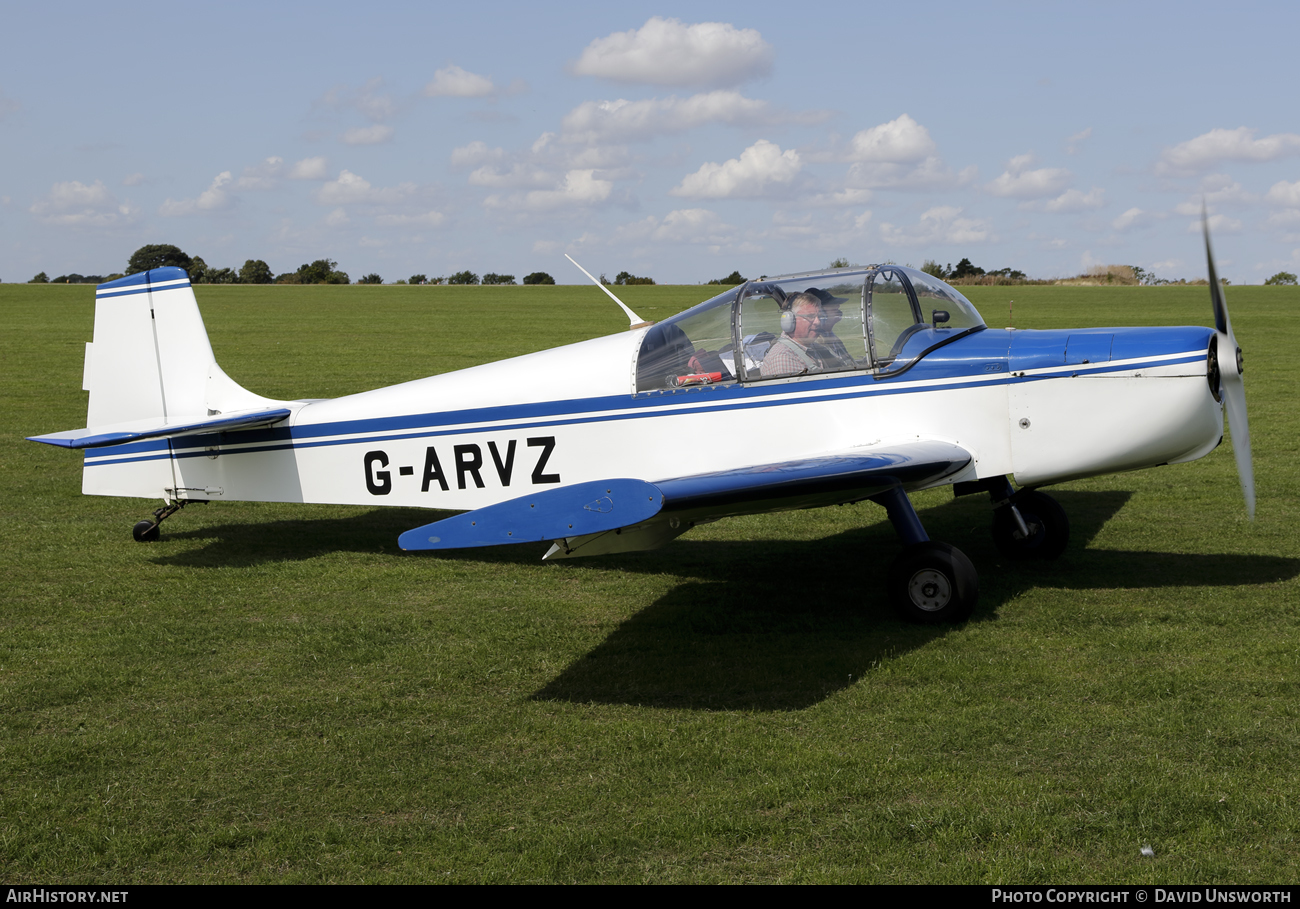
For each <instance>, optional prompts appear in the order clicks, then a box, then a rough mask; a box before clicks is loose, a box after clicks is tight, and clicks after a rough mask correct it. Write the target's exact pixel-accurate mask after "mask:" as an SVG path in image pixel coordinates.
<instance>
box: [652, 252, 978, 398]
mask: <svg viewBox="0 0 1300 909" xmlns="http://www.w3.org/2000/svg"><path fill="white" fill-rule="evenodd" d="M982 328H984V320H983V319H981V318H980V314H979V312H978V311H976V309H975V307H974V306H973V305H972V304H971V302H970V301H969V300H967V299H966V298H965V297H964V296H962V295H961V294H960V293H959V292H958V291H956V290H955V289H953V288H952V287H950V286H949V285H947V284H945V283H944V282H943V281H940V280H939V279H938V278H935V277H932V276H931V275H928V274H925V273H924V272H921V271H917V270H916V269H914V268H905V267H903V266H899V265H878V266H874V267H871V268H863V269H856V270H853V269H845V270H840V271H835V272H827V273H807V274H802V275H793V276H780V277H776V278H772V279H768V280H760V281H749V282H747V283H745V284H743V285H741V286H740V287H737V288H734V289H732V290H729V291H727V292H726V293H723V294H719V295H718V296H716V297H714V298H713V299H711V300H705V301H704V302H703V303H701V304H699V305H698V306H694V307H692V308H690V309H688V310H686V311H685V312H683V313H678V314H677V315H675V316H673V317H672V318H670V319H666V320H664V321H663V322H660V323H658V324H657V325H655V326H653V327H652V328H651V329H650V330H649V331H648V332H646V335H645V339H644V340H643V341H642V343H641V351H640V354H639V356H638V358H637V370H636V376H637V377H636V389H637V391H638V392H648V391H657V390H662V389H665V388H677V387H682V386H687V385H704V384H715V383H721V382H756V381H763V380H768V379H782V378H790V377H793V376H802V375H814V374H825V373H836V372H847V371H852V370H869V371H872V372H875V373H876V374H878V375H888V374H892V373H894V372H898V371H901V370H902V369H904V368H905V367H906V366H907V365H909V364H911V363H913V362H915V361H916V359H917V358H918V357H920V356H923V355H924V354H925V353H927V352H928V351H930V350H933V349H934V348H935V347H936V346H939V345H942V344H944V343H946V342H947V341H950V340H955V339H956V338H957V337H960V336H962V335H965V334H969V333H970V332H972V331H978V330H979V329H982Z"/></svg>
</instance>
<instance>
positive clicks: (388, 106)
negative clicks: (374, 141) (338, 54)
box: [320, 77, 398, 123]
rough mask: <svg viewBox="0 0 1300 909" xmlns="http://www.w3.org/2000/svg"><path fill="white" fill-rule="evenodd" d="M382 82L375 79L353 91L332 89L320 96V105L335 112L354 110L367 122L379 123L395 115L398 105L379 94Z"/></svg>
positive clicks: (389, 96) (379, 79) (387, 96)
mask: <svg viewBox="0 0 1300 909" xmlns="http://www.w3.org/2000/svg"><path fill="white" fill-rule="evenodd" d="M383 84H384V80H383V79H381V78H379V77H375V78H374V79H371V80H370V81H368V82H367V83H366V84H365V85H363V86H361V88H359V89H357V90H356V91H353V90H352V89H350V88H347V87H338V88H332V89H330V90H329V91H327V92H326V93H325V94H324V96H322V98H321V100H320V103H321V104H324V105H325V106H326V107H332V108H334V109H336V110H338V109H347V110H355V111H356V112H357V113H359V114H361V115H362V116H363V117H365V118H366V119H367V120H370V121H371V122H373V123H379V122H381V121H383V120H387V119H388V118H389V117H391V116H393V115H394V114H396V113H397V110H398V104H397V102H396V101H394V100H393V98H392V96H391V95H384V94H380V92H379V88H380V86H382V85H383Z"/></svg>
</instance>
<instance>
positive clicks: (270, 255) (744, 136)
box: [0, 0, 1300, 284]
mask: <svg viewBox="0 0 1300 909" xmlns="http://www.w3.org/2000/svg"><path fill="white" fill-rule="evenodd" d="M0 22H3V23H4V25H3V29H2V30H0V42H2V44H3V53H0V281H8V282H14V281H26V280H28V279H29V278H30V277H32V276H33V275H34V274H36V273H37V272H39V271H44V272H46V273H47V274H48V275H49V276H50V277H54V276H56V275H60V274H65V273H71V272H77V273H81V274H109V273H112V272H117V271H122V270H124V269H125V266H126V262H127V259H128V258H129V256H130V254H131V253H132V252H133V251H134V250H135V249H137V248H138V247H140V246H142V245H145V244H148V243H171V244H175V245H177V246H179V247H181V248H182V249H184V250H185V251H186V252H187V253H189V254H190V255H192V256H201V257H202V258H203V259H204V260H205V261H206V262H207V264H208V265H209V266H210V267H234V268H238V267H239V266H240V265H242V264H243V263H244V261H245V260H247V259H250V258H251V259H263V260H265V261H266V262H268V263H269V264H270V266H271V268H272V270H273V271H274V272H276V273H281V272H287V271H293V270H295V269H296V268H297V267H298V266H299V265H301V264H303V263H306V262H310V261H312V260H315V259H320V258H329V259H333V260H336V261H337V262H338V264H339V268H341V269H342V270H343V271H346V272H348V274H349V275H351V277H352V278H353V280H356V279H357V278H359V277H361V276H362V275H365V274H369V273H377V274H379V275H381V276H382V277H383V279H384V280H385V281H387V282H392V281H394V280H397V279H399V278H408V277H409V276H411V275H413V274H426V275H428V276H429V277H435V276H439V275H449V274H452V273H454V272H457V271H461V270H464V269H469V270H471V271H474V272H476V273H478V274H483V273H487V272H496V273H500V274H513V275H515V276H516V277H517V278H519V279H522V277H523V276H524V275H526V274H529V273H531V272H534V271H545V272H547V273H549V274H551V275H553V276H554V277H555V278H556V280H557V281H559V282H560V283H562V284H564V283H580V282H583V281H585V280H586V279H585V278H583V276H582V275H581V273H580V272H579V271H578V270H577V269H576V268H574V267H573V266H572V265H570V264H569V263H568V262H567V261H566V260H565V258H564V255H565V254H566V253H568V254H569V255H571V256H573V257H574V258H575V259H577V261H578V262H580V263H582V265H584V266H585V267H586V268H587V270H589V271H591V272H593V273H604V274H606V275H608V276H610V277H611V278H612V277H613V276H614V275H615V274H617V273H618V272H620V271H629V272H631V273H633V274H636V275H648V276H650V277H652V278H654V279H655V280H656V281H657V282H659V283H676V284H693V283H701V282H705V281H708V280H709V279H712V278H721V277H724V276H726V275H728V274H730V273H731V272H732V271H733V270H739V271H740V272H741V273H742V274H744V275H747V276H750V277H753V276H756V275H758V274H760V273H761V274H779V273H785V272H793V271H803V270H811V269H815V268H820V267H823V266H826V265H827V264H829V263H830V262H831V260H832V259H836V258H846V259H848V260H850V261H851V262H853V263H855V264H859V263H861V264H870V263H877V262H886V261H893V262H899V263H903V264H912V265H916V266H918V267H919V266H920V265H921V264H922V263H923V262H924V261H925V260H927V259H933V260H936V261H938V262H940V263H943V264H947V263H953V264H955V263H956V262H957V261H958V260H959V259H961V258H963V257H965V258H969V259H970V260H971V261H972V262H973V263H974V264H975V265H977V266H980V267H983V268H985V269H988V270H992V269H998V268H1004V267H1010V268H1015V269H1019V270H1021V271H1024V272H1026V273H1028V275H1029V276H1030V277H1036V278H1052V277H1067V276H1072V275H1076V274H1079V273H1081V272H1083V271H1086V270H1087V269H1088V268H1090V267H1091V266H1094V265H1104V264H1112V263H1114V264H1128V265H1137V266H1140V267H1142V268H1144V269H1146V270H1147V271H1149V272H1152V273H1154V274H1155V275H1157V276H1159V277H1163V278H1171V279H1176V278H1188V279H1191V278H1196V277H1204V275H1205V262H1204V252H1203V247H1202V245H1201V241H1200V236H1199V232H1200V217H1201V209H1202V205H1203V204H1204V205H1205V206H1206V207H1207V208H1208V211H1209V214H1210V224H1211V229H1212V232H1213V236H1214V242H1215V251H1216V255H1217V257H1218V263H1219V267H1220V273H1221V274H1222V275H1224V276H1226V277H1228V278H1229V279H1231V280H1232V281H1233V282H1234V283H1237V284H1243V283H1245V284H1258V283H1262V282H1263V280H1264V279H1265V278H1267V277H1269V276H1271V275H1273V274H1275V273H1276V272H1278V271H1283V270H1285V271H1291V272H1297V271H1300V104H1298V103H1297V101H1296V97H1297V95H1298V94H1300V93H1298V92H1297V88H1300V66H1297V64H1296V57H1295V54H1296V40H1297V39H1296V36H1297V34H1300V29H1298V26H1300V5H1298V4H1294V3H1261V4H1251V3H1246V4H1239V5H1235V6H1234V7H1233V8H1232V10H1231V13H1230V14H1229V13H1228V12H1227V8H1226V7H1224V6H1223V5H1222V4H1213V5H1211V4H1205V3H1189V2H1180V3H1163V2H1131V0H1130V2H1125V3H1088V4H1080V3H1050V2H1038V3H969V2H962V3H924V2H911V3H890V4H880V3H871V2H853V3H816V2H812V3H790V2H784V3H757V2H746V3H711V2H691V3H679V2H668V3H655V4H637V3H624V4H609V3H588V2H570V3H566V4H564V5H563V7H562V8H561V7H559V6H558V5H553V4H537V3H527V4H525V3H494V2H490V0H484V2H479V3H475V4H472V5H471V4H444V3H414V2H410V3H398V2H393V3H385V2H381V0H376V2H371V3H367V4H360V3H333V2H319V0H318V2H312V3H293V2H277V3H272V4H264V3H241V2H226V3H221V4H212V3H204V4H197V3H187V2H168V3H144V2H120V3H113V4H103V3H94V4H91V3H59V2H44V3H39V4H35V3H26V2H14V0H2V2H0Z"/></svg>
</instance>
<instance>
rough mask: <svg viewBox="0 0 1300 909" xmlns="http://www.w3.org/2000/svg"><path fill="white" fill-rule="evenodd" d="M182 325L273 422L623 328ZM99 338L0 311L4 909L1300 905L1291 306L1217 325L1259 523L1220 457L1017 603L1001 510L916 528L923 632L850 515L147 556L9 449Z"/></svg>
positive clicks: (1001, 307) (298, 290)
mask: <svg viewBox="0 0 1300 909" xmlns="http://www.w3.org/2000/svg"><path fill="white" fill-rule="evenodd" d="M197 290H198V295H199V302H200V305H201V307H202V308H203V313H204V317H205V319H206V322H207V325H208V329H209V332H210V335H211V338H212V342H213V346H214V348H215V350H216V353H217V357H218V359H219V360H220V362H221V363H222V365H223V367H224V368H225V370H226V372H227V373H229V374H230V375H231V376H232V377H233V378H234V379H235V380H236V381H239V382H240V383H242V384H244V385H245V386H246V387H248V388H250V389H252V390H254V391H257V392H260V393H263V394H266V395H269V396H271V397H288V398H299V397H332V396H336V395H342V394H347V393H351V392H355V391H361V390H364V389H367V388H371V387H375V386H379V385H385V384H389V383H393V382H399V381H404V380H408V379H413V378H418V377H420V376H424V375H428V374H431V373H436V372H443V371H446V370H450V369H456V368H459V367H463V366H468V365H471V364H474V363H479V362H484V361H488V360H492V359H497V358H500V357H502V356H508V355H512V354H518V353H523V352H527V351H530V350H535V349H540V348H544V347H550V346H553V345H556V344H560V343H564V342H568V341H574V340H580V339H582V338H585V337H591V336H594V335H598V334H604V333H609V332H613V331H617V330H620V329H621V328H622V327H623V326H624V325H625V323H626V320H625V319H623V317H622V315H621V314H620V313H619V312H618V310H617V309H616V307H614V306H613V304H612V303H610V302H609V301H608V300H605V299H603V297H602V296H601V295H600V294H599V293H598V292H597V291H596V290H595V289H594V288H575V287H529V288H450V287H360V286H353V287H269V288H251V287H239V286H234V287H200V288H198V289H197ZM966 290H967V292H968V294H969V296H970V297H971V298H972V299H973V300H974V302H975V303H976V304H977V305H979V306H980V308H981V311H982V312H983V313H984V316H985V318H986V319H987V321H988V322H989V324H991V325H995V326H1001V325H1005V324H1006V310H1007V300H1008V297H1014V298H1015V306H1014V313H1015V315H1014V321H1015V324H1016V326H1017V327H1021V328H1054V327H1066V326H1095V325H1144V324H1188V323H1190V324H1207V323H1208V322H1209V321H1210V307H1209V301H1208V291H1207V289H1206V288H1204V287H1200V288H1194V287H1192V288H1117V289H1105V288H1072V287H1071V288H1056V287H1013V288H1003V287H989V288H983V287H971V288H968V289H966ZM707 295H708V290H707V289H706V288H699V287H629V288H627V289H626V296H625V299H626V300H627V301H628V303H629V304H630V305H631V306H632V308H633V309H635V310H637V311H638V312H639V313H640V314H641V315H642V316H644V317H647V318H662V317H664V316H666V315H669V314H671V313H672V312H675V311H678V310H680V309H682V308H684V307H685V306H687V305H689V304H691V303H694V302H697V301H698V300H700V299H702V298H704V297H705V296H707ZM93 298H94V293H93V289H92V288H90V287H76V286H73V287H66V286H45V287H29V286H24V285H3V286H0V318H2V319H3V322H2V323H0V324H2V325H3V329H4V330H3V332H0V371H2V373H0V375H2V377H3V378H2V382H3V385H2V386H0V387H2V388H3V397H2V398H0V407H2V408H3V410H2V412H0V425H2V426H3V428H4V433H3V435H0V496H2V497H3V498H2V502H3V524H2V525H0V534H2V535H3V551H4V553H5V557H4V564H5V571H4V577H3V580H0V585H3V587H2V589H3V601H2V603H3V605H2V606H0V780H2V781H3V785H2V786H0V879H4V880H7V881H9V882H11V883H20V882H32V881H40V882H51V883H52V882H122V883H128V882H134V883H145V882H170V881H186V882H329V881H340V882H344V881H346V882H437V881H447V882H461V883H463V882H565V881H580V882H639V881H655V882H722V881H732V882H735V881H755V882H758V881H784V882H796V881H798V882H954V883H977V882H988V883H1024V882H1045V881H1052V882H1063V881H1074V882H1130V883H1144V882H1145V883H1156V882H1163V883H1177V882H1237V883H1251V882H1286V881H1293V880H1294V879H1295V875H1296V872H1295V869H1296V867H1298V866H1300V838H1298V837H1300V820H1298V810H1300V784H1298V783H1297V779H1296V775H1295V770H1294V766H1295V760H1296V755H1297V754H1300V722H1298V720H1300V686H1298V685H1297V679H1298V678H1300V656H1298V654H1300V580H1298V578H1300V545H1298V542H1297V541H1298V540H1300V533H1298V531H1297V518H1300V507H1298V501H1300V499H1298V493H1300V489H1298V488H1297V487H1298V485H1300V472H1298V471H1297V458H1296V449H1297V445H1298V444H1300V408H1297V406H1296V402H1295V397H1296V395H1295V391H1296V380H1295V375H1294V368H1295V366H1294V364H1295V362H1296V353H1295V352H1296V349H1297V347H1300V326H1297V323H1296V320H1295V319H1294V312H1295V311H1296V308H1297V304H1300V291H1297V290H1296V289H1295V288H1273V287H1269V288H1262V287H1240V288H1238V287H1231V288H1229V289H1228V303H1229V306H1230V307H1231V308H1232V316H1233V321H1234V328H1235V329H1236V332H1237V337H1238V340H1239V341H1240V342H1241V344H1242V346H1243V347H1244V348H1245V351H1246V380H1247V396H1248V400H1249V404H1250V408H1251V420H1252V431H1253V442H1254V449H1255V468H1256V475H1257V482H1258V491H1259V513H1258V519H1257V520H1256V521H1255V522H1254V523H1253V524H1251V523H1249V522H1247V521H1246V519H1245V510H1244V507H1243V505H1242V501H1241V494H1240V490H1239V487H1238V483H1237V479H1236V475H1235V470H1234V467H1233V462H1232V456H1231V452H1230V450H1229V443H1225V445H1224V446H1223V447H1221V448H1220V449H1219V450H1218V451H1216V452H1214V453H1213V454H1211V455H1210V456H1209V457H1207V458H1205V459H1203V460H1201V461H1198V462H1196V463H1193V464H1187V465H1179V466H1174V467H1164V468H1159V469H1155V470H1148V471H1144V472H1140V473H1131V474H1125V475H1120V476H1114V477H1106V478H1100V479H1094V480H1088V481H1082V482H1075V483H1070V484H1067V485H1065V486H1062V487H1059V488H1058V490H1057V491H1056V494H1057V495H1058V498H1059V499H1060V501H1061V502H1062V504H1063V505H1064V506H1065V508H1066V509H1067V511H1068V512H1069V513H1070V515H1071V519H1072V521H1073V536H1072V541H1071V545H1070V548H1069V549H1068V550H1067V551H1066V553H1065V555H1064V556H1063V557H1062V559H1061V560H1060V561H1059V562H1055V563H1051V564H1043V565H1024V564H1002V563H1001V561H1000V558H999V556H998V554H997V551H996V549H995V548H994V547H993V545H992V541H991V540H990V538H989V536H988V523H989V510H988V506H987V502H986V501H985V500H983V497H970V498H963V499H959V500H958V499H953V498H952V496H951V494H949V493H945V492H941V491H935V492H931V493H926V494H923V495H920V496H918V497H917V506H918V509H919V510H920V511H921V516H922V519H923V520H924V521H925V522H926V526H927V529H928V530H929V532H930V534H931V536H932V537H934V538H936V539H942V540H947V541H949V542H952V543H954V544H955V545H957V546H959V547H960V548H961V549H963V550H964V551H965V552H966V553H967V554H968V555H969V556H970V557H971V559H972V560H973V561H974V562H975V564H976V566H977V568H978V569H979V570H980V574H981V584H982V593H981V601H980V606H979V608H978V610H977V612H976V615H975V617H974V619H972V620H971V621H970V622H968V623H966V624H965V625H962V626H958V627H943V628H937V629H936V628H919V627H912V626H906V625H903V624H901V623H899V622H897V621H896V620H894V618H893V617H892V614H891V611H890V608H889V605H888V603H887V602H886V600H885V597H884V590H883V585H882V583H881V578H882V577H883V574H884V571H885V569H886V567H887V566H888V564H889V561H890V560H891V559H892V558H893V556H894V554H895V553H896V552H897V550H898V544H897V542H896V539H895V536H894V533H893V531H892V529H891V528H890V526H889V524H888V522H887V521H886V520H885V519H884V512H883V510H882V509H880V508H878V507H876V506H873V505H870V504H862V505H857V506H851V507H845V508H834V509H823V510H819V511H810V512H801V513H794V514H783V515H771V516H762V517H755V518H744V519H731V520H728V521H722V522H719V523H717V524H712V525H708V526H706V527H701V528H698V529H696V530H694V531H692V532H691V533H690V534H688V535H686V536H685V537H683V538H681V539H680V540H678V541H676V542H674V543H671V544H669V545H668V546H667V547H665V548H664V549H662V550H660V551H658V552H652V553H639V554H632V555H621V556H606V557H599V558H595V559H590V560H577V561H572V562H561V563H543V562H541V561H540V556H541V553H542V551H543V550H544V548H545V547H544V546H522V547H503V548H498V549H493V550H483V551H469V552H463V553H458V554H452V555H440V556H434V555H432V554H403V553H401V552H400V551H399V550H398V549H397V536H398V534H399V533H400V532H402V531H404V530H406V529H409V528H411V527H414V526H416V525H418V524H421V523H424V522H425V521H427V520H428V513H427V512H420V511H415V510H397V509H393V510H382V509H367V508H350V507H326V506H302V505H267V504H241V503H233V502H230V503H227V502H222V503H216V504H212V505H209V506H207V507H202V508H199V507H195V508H190V509H187V510H186V511H184V512H183V513H181V514H179V515H177V516H176V517H175V518H173V519H171V520H170V521H169V522H168V523H167V524H165V525H164V528H163V539H162V541H161V542H159V543H157V544H154V545H140V544H136V543H134V542H132V540H131V536H130V527H131V525H132V524H133V523H134V522H135V521H137V520H139V519H140V518H142V517H145V516H147V514H148V512H149V510H151V509H152V508H153V507H155V503H148V502H144V501H140V500H130V499H109V498H90V497H83V496H81V495H80V477H81V463H80V458H79V457H78V456H77V455H76V454H75V453H70V452H67V451H61V450H56V449H54V448H50V447H47V446H41V445H35V444H32V443H30V442H25V441H23V440H22V437H23V436H27V435H33V434H36V433H41V432H51V431H55V430H61V429H71V428H75V427H78V426H82V425H84V418H85V400H86V396H85V393H84V392H82V391H80V386H81V377H82V355H83V342H85V341H87V340H89V339H90V336H91V327H92V311H93ZM485 313H486V314H487V315H484V314H485ZM792 568H793V570H792ZM796 604H797V605H796ZM1148 844H1149V845H1150V846H1151V847H1153V849H1154V851H1155V856H1154V858H1149V857H1144V856H1142V855H1141V854H1140V849H1141V848H1142V847H1143V846H1145V845H1148Z"/></svg>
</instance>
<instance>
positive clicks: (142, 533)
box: [131, 499, 189, 543]
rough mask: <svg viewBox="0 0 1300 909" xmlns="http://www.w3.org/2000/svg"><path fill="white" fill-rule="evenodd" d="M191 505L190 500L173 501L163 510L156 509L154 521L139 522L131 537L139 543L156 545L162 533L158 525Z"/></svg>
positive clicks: (132, 529)
mask: <svg viewBox="0 0 1300 909" xmlns="http://www.w3.org/2000/svg"><path fill="white" fill-rule="evenodd" d="M188 504H189V500H188V499H173V500H171V501H170V502H168V503H167V504H166V505H164V506H163V507H162V508H156V509H154V513H153V520H152V521H139V522H137V523H136V525H135V526H134V527H132V528H131V536H132V537H133V538H134V539H135V541H136V542H137V543H156V542H158V537H159V536H160V535H161V532H160V531H159V530H158V525H159V524H161V523H162V522H163V521H165V520H167V519H168V518H170V517H171V516H172V515H174V514H176V512H178V511H180V510H181V509H182V508H184V507H185V506H186V505H188Z"/></svg>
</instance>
